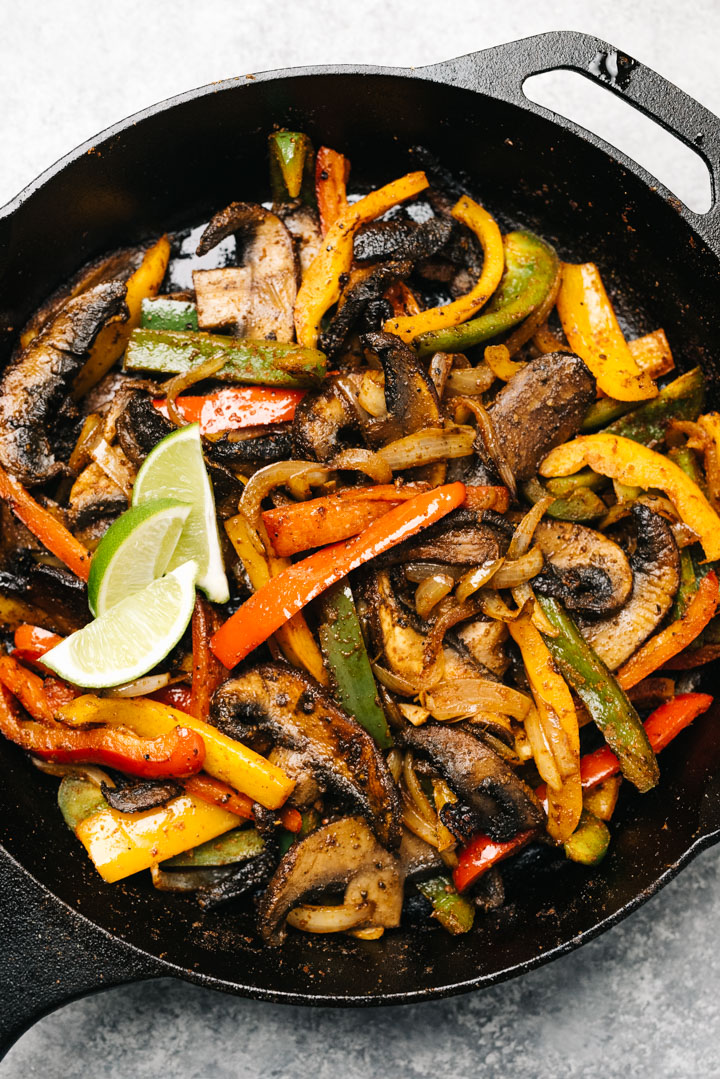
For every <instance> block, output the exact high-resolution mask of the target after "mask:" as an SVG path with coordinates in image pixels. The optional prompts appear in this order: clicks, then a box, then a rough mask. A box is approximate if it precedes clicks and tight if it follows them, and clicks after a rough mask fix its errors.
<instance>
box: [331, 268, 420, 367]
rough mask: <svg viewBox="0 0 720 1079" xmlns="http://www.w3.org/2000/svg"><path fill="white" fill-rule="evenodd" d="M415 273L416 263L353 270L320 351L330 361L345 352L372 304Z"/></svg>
mask: <svg viewBox="0 0 720 1079" xmlns="http://www.w3.org/2000/svg"><path fill="white" fill-rule="evenodd" d="M411 270H412V263H411V262H408V261H407V260H405V261H396V262H385V263H380V264H379V265H378V266H363V267H360V268H359V269H357V270H353V271H352V272H351V274H350V276H349V278H348V282H347V284H346V285H345V287H344V289H343V291H342V293H341V295H340V299H339V300H338V304H337V309H336V312H335V314H334V315H333V317H332V319H331V320H330V324H329V326H328V328H327V329H326V330H324V331H323V333H322V334H321V335H320V341H319V348H320V349H321V350H322V351H323V352H324V353H325V354H326V355H327V356H328V357H329V358H332V357H335V356H337V355H338V354H339V353H340V352H342V349H343V346H344V344H345V342H346V340H347V338H348V335H349V333H350V331H351V329H352V328H353V326H354V325H355V323H356V322H357V321H358V320H359V319H360V318H361V316H362V315H363V314H364V313H365V312H366V311H367V310H368V307H369V305H371V304H373V303H374V302H375V301H376V300H379V299H380V298H381V297H382V295H383V293H384V292H385V291H386V290H387V289H388V288H389V287H390V286H391V285H394V284H395V282H396V281H401V280H404V279H405V278H406V277H409V276H410V272H411ZM395 340H396V341H397V340H398V338H395ZM413 355H414V354H413ZM416 362H417V361H416Z"/></svg>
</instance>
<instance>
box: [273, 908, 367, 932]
mask: <svg viewBox="0 0 720 1079" xmlns="http://www.w3.org/2000/svg"><path fill="white" fill-rule="evenodd" d="M373 910H374V904H373V903H361V904H360V905H359V906H357V907H356V906H354V905H347V906H346V905H345V904H344V903H343V904H340V905H339V906H334V907H331V906H318V907H311V906H306V905H304V904H303V905H301V906H299V907H295V908H294V909H293V910H291V911H290V913H289V914H288V916H287V923H288V925H291V926H292V927H293V929H301V930H302V932H303V933H346V932H347V931H348V929H354V928H355V926H357V925H360V923H361V922H366V921H367V920H368V918H370V917H371V915H372V912H373Z"/></svg>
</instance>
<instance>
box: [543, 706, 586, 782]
mask: <svg viewBox="0 0 720 1079" xmlns="http://www.w3.org/2000/svg"><path fill="white" fill-rule="evenodd" d="M538 719H539V721H540V726H541V727H542V731H543V734H544V735H545V740H546V742H547V743H548V745H549V746H550V749H551V751H552V755H553V757H554V758H555V764H556V765H557V770H558V773H559V775H560V779H561V780H564V779H567V777H568V776H571V775H574V774H575V773H576V772H577V770H578V758H577V757H576V756H575V755H574V754H573V751H572V748H571V746H570V742H569V740H568V736H567V733H566V732H565V730H563V726H562V724H561V722H560V717H559V716H558V714H557V713H556V712H555V711H554V709H553V708H550V707H549V705H547V704H546V705H545V707H544V709H543V710H542V712H541V711H540V710H539V709H538Z"/></svg>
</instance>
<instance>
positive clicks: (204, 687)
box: [190, 595, 227, 793]
mask: <svg viewBox="0 0 720 1079" xmlns="http://www.w3.org/2000/svg"><path fill="white" fill-rule="evenodd" d="M219 626H220V618H219V616H218V614H217V612H216V610H215V608H214V607H211V606H210V604H209V603H208V601H207V600H206V599H205V598H204V596H200V595H198V596H197V597H196V599H195V609H194V610H193V616H192V654H193V675H192V690H191V693H190V714H191V715H193V716H195V718H196V719H202V720H207V718H208V716H209V715H210V699H211V697H212V695H213V693H214V692H215V690H216V689H217V688H218V686H219V685H220V683H221V682H223V681H224V679H225V676H226V674H227V671H226V670H225V668H224V667H223V666H222V665H221V664H220V663H218V661H217V659H216V658H215V656H214V655H213V654H212V652H211V651H210V637H211V636H212V634H213V633H214V632H215V630H216V629H218V628H219ZM195 793H197V792H195Z"/></svg>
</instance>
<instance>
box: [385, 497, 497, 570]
mask: <svg viewBox="0 0 720 1079" xmlns="http://www.w3.org/2000/svg"><path fill="white" fill-rule="evenodd" d="M511 535H512V526H511V525H509V523H508V522H507V521H505V520H504V519H503V518H502V517H501V516H500V515H499V514H494V513H492V512H491V511H487V510H484V511H481V512H480V513H474V512H473V511H472V510H466V509H457V510H453V511H452V513H449V514H448V515H447V517H445V519H444V520H442V521H439V522H438V523H437V524H436V525H431V526H430V528H426V529H424V530H423V531H422V532H421V533H420V534H419V536H417V537H412V538H411V539H409V540H404V541H403V542H402V543H399V544H398V545H397V546H396V547H392V548H391V549H390V550H389V551H386V553H385V554H383V555H381V556H380V557H379V558H378V559H377V565H382V566H392V565H398V564H400V565H405V564H407V563H408V562H443V563H445V564H446V565H450V566H463V565H467V566H479V565H481V564H482V563H483V562H490V561H493V560H494V559H496V558H501V557H502V556H503V555H504V554H505V552H506V551H507V549H508V546H509V543H510V537H511Z"/></svg>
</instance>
